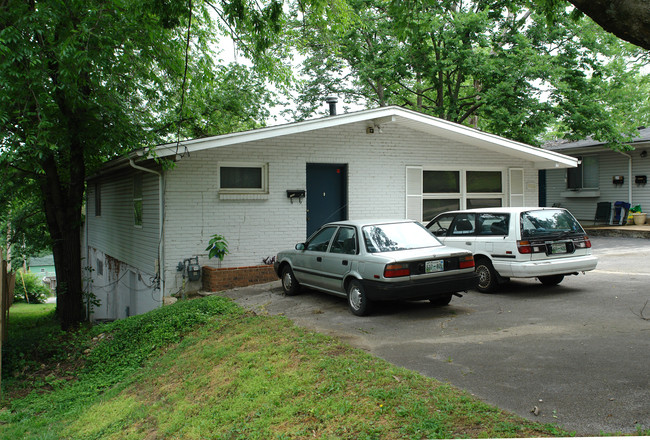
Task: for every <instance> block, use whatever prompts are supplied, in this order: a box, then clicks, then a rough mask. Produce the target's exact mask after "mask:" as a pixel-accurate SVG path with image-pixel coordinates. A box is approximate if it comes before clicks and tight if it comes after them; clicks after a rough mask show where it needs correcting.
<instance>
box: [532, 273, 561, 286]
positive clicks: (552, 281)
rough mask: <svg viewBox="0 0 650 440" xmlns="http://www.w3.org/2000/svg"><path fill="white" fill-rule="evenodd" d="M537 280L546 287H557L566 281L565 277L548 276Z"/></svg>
mask: <svg viewBox="0 0 650 440" xmlns="http://www.w3.org/2000/svg"><path fill="white" fill-rule="evenodd" d="M537 278H538V279H539V281H541V283H542V284H543V285H545V286H557V285H558V284H560V283H561V282H562V280H563V279H564V275H547V276H545V277H537Z"/></svg>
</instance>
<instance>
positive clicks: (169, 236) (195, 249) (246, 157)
mask: <svg viewBox="0 0 650 440" xmlns="http://www.w3.org/2000/svg"><path fill="white" fill-rule="evenodd" d="M382 132H383V133H381V134H379V133H375V134H366V125H365V124H355V125H350V126H346V127H337V128H333V129H327V130H320V131H317V132H310V133H302V134H300V135H292V136H285V137H282V138H276V139H272V140H266V141H258V142H252V143H249V144H246V145H238V146H232V147H223V148H215V149H211V150H203V151H198V152H194V153H191V155H189V156H185V157H183V158H181V159H180V160H178V161H177V163H176V167H174V169H172V170H170V171H168V172H167V173H166V192H165V237H166V239H165V282H166V293H165V295H169V294H170V293H174V292H177V291H179V290H180V289H181V288H182V276H181V274H180V273H179V272H177V271H176V265H177V264H178V262H180V261H183V260H184V259H186V258H188V257H191V256H194V255H198V256H199V257H200V258H199V262H200V264H201V265H202V266H203V265H207V266H214V267H217V266H218V265H219V262H218V260H217V259H212V260H209V259H208V258H207V252H206V251H205V248H206V246H207V245H208V241H209V239H210V236H211V235H213V234H215V233H219V234H221V235H223V236H225V238H226V239H227V240H228V242H229V250H230V254H229V255H227V256H226V257H225V259H224V261H223V263H222V264H221V265H222V266H223V267H237V266H254V265H260V264H262V259H263V258H266V257H269V256H273V255H275V254H276V253H277V252H278V251H279V250H282V249H286V248H291V247H293V245H294V244H295V243H298V242H301V241H304V240H305V235H306V228H307V226H306V214H307V213H306V201H305V200H303V202H302V203H298V201H294V202H293V204H292V203H291V202H290V200H289V199H288V198H287V196H286V190H287V189H305V188H306V163H345V164H348V202H349V205H348V214H349V217H350V218H357V219H358V218H370V217H381V218H404V217H405V212H406V207H405V194H406V188H405V187H406V166H424V167H425V168H429V167H430V168H434V169H435V168H438V169H440V168H446V169H452V168H456V169H499V170H503V172H504V173H505V176H506V178H505V179H506V180H505V188H504V190H505V191H506V197H505V204H508V203H509V197H508V193H507V189H508V174H509V173H508V168H511V167H515V168H523V169H524V203H525V204H526V205H532V206H536V205H537V197H538V194H537V180H538V179H537V170H535V169H532V164H531V163H529V162H524V161H521V160H517V159H512V158H509V157H506V156H504V155H501V154H497V153H494V152H490V151H486V150H482V149H478V148H476V147H473V146H471V145H464V144H460V143H456V142H450V141H448V140H446V139H441V138H435V137H432V136H431V135H428V134H423V133H420V132H416V131H412V130H406V129H402V128H399V127H396V126H395V125H391V124H386V125H385V126H383V127H382ZM220 161H228V162H242V161H243V162H246V161H250V162H258V163H260V162H261V163H268V173H269V194H268V196H267V197H266V198H264V199H261V200H220V198H219V194H218V182H217V170H218V164H219V162H220ZM199 287H200V282H199V283H194V285H191V286H189V288H199Z"/></svg>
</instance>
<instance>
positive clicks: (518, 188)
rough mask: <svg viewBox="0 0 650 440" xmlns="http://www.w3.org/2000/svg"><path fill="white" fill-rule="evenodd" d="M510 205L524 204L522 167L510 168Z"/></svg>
mask: <svg viewBox="0 0 650 440" xmlns="http://www.w3.org/2000/svg"><path fill="white" fill-rule="evenodd" d="M510 206H526V205H524V170H523V168H510Z"/></svg>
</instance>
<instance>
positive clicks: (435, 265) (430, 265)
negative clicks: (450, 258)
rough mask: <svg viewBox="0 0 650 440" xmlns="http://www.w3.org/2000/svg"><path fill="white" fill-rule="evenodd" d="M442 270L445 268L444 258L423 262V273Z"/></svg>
mask: <svg viewBox="0 0 650 440" xmlns="http://www.w3.org/2000/svg"><path fill="white" fill-rule="evenodd" d="M443 270H445V261H444V260H433V261H427V262H425V263H424V272H425V273H432V272H442V271H443Z"/></svg>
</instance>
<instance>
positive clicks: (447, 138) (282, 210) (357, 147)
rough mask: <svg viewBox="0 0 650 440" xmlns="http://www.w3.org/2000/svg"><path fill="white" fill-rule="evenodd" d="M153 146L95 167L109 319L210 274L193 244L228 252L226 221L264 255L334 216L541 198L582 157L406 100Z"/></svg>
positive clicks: (96, 236)
mask: <svg viewBox="0 0 650 440" xmlns="http://www.w3.org/2000/svg"><path fill="white" fill-rule="evenodd" d="M149 153H150V152H147V151H141V152H139V154H134V155H131V157H129V158H123V159H119V160H114V161H112V162H109V163H107V164H106V165H105V167H104V168H103V169H102V172H101V173H99V174H97V175H95V176H93V177H91V178H89V179H88V203H87V217H86V218H87V222H86V231H85V232H86V246H87V259H88V261H87V262H86V263H85V264H84V265H85V266H88V267H91V268H92V269H93V270H92V271H91V272H90V273H89V276H90V277H91V278H92V289H93V291H94V293H95V295H96V296H97V297H98V299H99V300H100V301H101V303H102V304H101V305H100V307H98V308H97V309H96V310H95V313H94V317H95V319H117V318H122V317H125V316H128V315H133V314H139V313H143V312H146V311H148V310H151V309H153V308H155V307H158V306H159V305H161V304H162V303H163V297H165V296H169V295H172V294H175V293H178V292H181V291H182V290H191V289H196V288H198V287H200V282H194V283H189V282H188V281H187V280H186V279H185V280H184V278H183V274H182V272H180V271H178V270H177V268H178V266H179V263H182V262H183V261H184V260H186V259H188V258H189V257H193V256H198V259H199V263H200V265H201V266H206V265H207V266H217V265H218V260H216V259H213V260H209V259H208V258H207V252H206V251H205V248H206V246H207V243H208V241H209V239H210V237H211V236H212V235H213V234H215V233H218V234H221V235H223V236H224V237H225V238H226V239H227V240H228V242H229V251H230V254H229V255H227V256H226V258H225V259H224V261H223V263H222V266H223V267H240V266H259V265H262V264H263V259H265V258H267V257H272V256H274V255H275V254H276V252H277V251H279V250H281V249H284V248H287V247H292V246H293V245H294V244H295V243H298V242H301V241H304V240H305V238H306V236H307V235H308V232H311V231H313V230H314V229H315V228H316V227H318V226H319V225H320V224H322V223H324V222H325V221H331V220H337V219H346V218H350V219H353V218H369V217H381V218H411V219H415V220H418V221H426V220H428V219H430V218H431V217H432V216H433V215H435V214H437V213H438V212H442V211H443V210H446V209H451V208H459V207H460V208H465V207H476V206H486V205H488V206H489V205H502V206H522V205H532V206H536V205H537V202H538V186H537V181H538V170H540V169H551V168H567V167H575V166H576V165H577V160H576V159H574V158H571V157H568V156H565V155H562V154H559V153H556V152H553V151H545V150H542V149H539V148H535V147H532V146H529V145H524V144H521V143H518V142H514V141H510V140H507V139H504V138H501V137H498V136H494V135H491V134H488V133H484V132H480V131H478V130H474V129H471V128H468V127H465V126H462V125H459V124H454V123H451V122H448V121H445V120H441V119H438V118H433V117H430V116H426V115H423V114H420V113H417V112H413V111H409V110H405V109H402V108H399V107H383V108H379V109H373V110H365V111H360V112H355V113H348V114H343V115H338V116H330V117H326V118H320V119H314V120H309V121H304V122H298V123H292V124H286V125H280V126H275V127H268V128H262V129H258V130H252V131H248V132H242V133H233V134H229V135H222V136H215V137H210V138H204V139H196V140H189V141H184V142H181V143H180V144H178V145H177V144H168V145H161V146H159V147H157V148H156V149H155V153H156V154H157V155H158V156H160V157H166V158H169V159H172V160H174V161H175V166H174V167H173V168H172V169H168V170H162V169H161V168H160V167H158V166H156V165H155V163H154V161H152V160H151V159H150V158H149V157H150V154H149ZM296 191H297V192H296ZM302 191H304V192H305V193H306V197H303V194H301V192H302ZM290 195H297V196H296V197H289V196H290ZM140 212H141V214H140Z"/></svg>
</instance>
